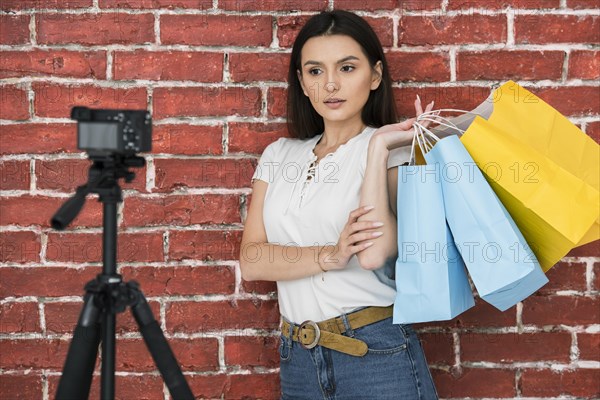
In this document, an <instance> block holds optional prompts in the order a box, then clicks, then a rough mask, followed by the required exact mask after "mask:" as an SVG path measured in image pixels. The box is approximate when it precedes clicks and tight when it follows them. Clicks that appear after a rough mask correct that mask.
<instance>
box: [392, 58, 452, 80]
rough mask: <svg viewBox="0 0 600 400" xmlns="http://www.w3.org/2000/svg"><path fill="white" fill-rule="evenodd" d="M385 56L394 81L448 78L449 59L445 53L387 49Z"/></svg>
mask: <svg viewBox="0 0 600 400" xmlns="http://www.w3.org/2000/svg"><path fill="white" fill-rule="evenodd" d="M385 57H386V59H387V62H388V66H389V70H390V75H391V77H392V81H394V82H397V81H402V82H406V81H415V82H421V81H427V82H446V81H448V80H450V60H449V58H448V55H447V54H444V53H434V52H425V53H417V52H414V53H413V52H410V53H407V52H404V51H389V52H387V53H386V55H385Z"/></svg>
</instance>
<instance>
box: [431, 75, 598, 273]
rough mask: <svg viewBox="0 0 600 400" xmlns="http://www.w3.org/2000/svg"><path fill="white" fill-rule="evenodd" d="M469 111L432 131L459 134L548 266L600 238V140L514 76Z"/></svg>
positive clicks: (531, 244)
mask: <svg viewBox="0 0 600 400" xmlns="http://www.w3.org/2000/svg"><path fill="white" fill-rule="evenodd" d="M439 111H441V110H436V112H437V113H439ZM447 111H463V110H452V109H448V110H447ZM430 113H432V112H430ZM464 113H465V114H462V115H459V116H458V117H454V118H449V119H446V122H447V124H442V125H440V126H437V127H433V128H430V131H431V132H432V133H433V134H435V135H436V136H438V137H439V135H442V136H447V135H448V134H452V133H454V134H459V135H461V141H462V143H463V144H464V145H465V147H466V149H467V150H468V152H469V154H470V155H471V156H472V158H473V159H474V161H475V162H476V164H477V165H478V166H479V168H480V169H481V170H482V172H483V173H484V176H485V177H486V179H487V180H488V182H489V183H490V185H491V186H492V189H493V190H494V192H495V193H496V195H497V196H498V197H499V199H500V200H501V202H502V203H503V205H504V206H505V207H506V209H507V210H508V211H509V213H510V214H511V216H512V217H513V219H514V221H515V223H516V224H517V226H518V227H519V230H520V231H521V233H522V234H523V236H524V237H525V239H526V240H527V242H528V243H529V245H530V247H531V248H532V249H533V252H534V253H535V255H536V258H537V259H538V261H539V262H540V265H541V266H542V269H543V270H544V271H547V270H548V269H550V268H551V267H552V266H553V265H555V264H556V263H557V262H558V261H559V260H560V259H561V258H562V257H564V256H565V255H566V254H567V253H568V252H569V251H570V250H571V249H572V248H574V247H577V246H580V245H583V244H585V243H589V242H591V241H594V240H597V239H598V238H600V225H599V221H600V194H599V184H600V182H599V175H600V172H599V171H600V159H599V155H600V147H599V146H598V145H597V144H596V143H595V142H594V141H593V140H592V139H591V138H590V137H588V136H587V135H586V134H585V133H583V132H582V131H581V130H579V129H578V128H577V127H576V126H575V125H573V124H572V123H571V122H570V121H569V120H568V119H567V118H565V117H564V116H563V115H561V114H560V113H559V112H558V111H556V110H555V109H554V108H552V107H551V106H550V105H548V104H547V103H545V102H544V101H543V100H541V99H540V98H539V97H537V96H535V95H533V94H532V93H530V92H529V91H527V90H526V89H524V88H522V87H521V86H519V85H517V84H516V83H514V82H513V81H508V82H507V83H505V84H503V85H502V86H500V87H499V88H498V89H496V90H495V91H494V92H493V93H491V94H490V96H489V97H488V98H487V99H486V100H485V101H484V102H483V103H481V104H480V105H479V106H478V107H477V108H476V109H474V110H473V111H472V112H468V111H464ZM427 114H428V113H424V114H422V116H423V118H425V120H426V119H427Z"/></svg>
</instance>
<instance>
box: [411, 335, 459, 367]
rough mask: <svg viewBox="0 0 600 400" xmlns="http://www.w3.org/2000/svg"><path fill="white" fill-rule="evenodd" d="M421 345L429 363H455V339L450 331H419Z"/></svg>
mask: <svg viewBox="0 0 600 400" xmlns="http://www.w3.org/2000/svg"><path fill="white" fill-rule="evenodd" d="M418 335H419V339H420V341H421V346H422V347H423V351H424V352H425V358H426V359H427V362H428V363H429V364H446V365H453V364H454V339H453V337H452V333H449V332H419V334H418Z"/></svg>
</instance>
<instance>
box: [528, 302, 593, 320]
mask: <svg viewBox="0 0 600 400" xmlns="http://www.w3.org/2000/svg"><path fill="white" fill-rule="evenodd" d="M599 303H600V299H599V298H596V297H572V296H531V297H529V298H527V299H526V300H525V301H523V324H527V325H529V324H533V325H537V326H544V325H574V326H578V325H588V324H589V325H592V324H597V323H598V321H600V304H599Z"/></svg>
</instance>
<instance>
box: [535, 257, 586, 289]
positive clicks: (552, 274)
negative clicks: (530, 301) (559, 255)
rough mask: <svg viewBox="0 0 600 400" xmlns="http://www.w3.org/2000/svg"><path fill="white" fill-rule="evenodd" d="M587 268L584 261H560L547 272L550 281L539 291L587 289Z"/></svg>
mask: <svg viewBox="0 0 600 400" xmlns="http://www.w3.org/2000/svg"><path fill="white" fill-rule="evenodd" d="M585 270H586V264H585V263H582V262H572V263H571V262H564V261H561V262H558V263H557V264H556V265H555V266H554V267H552V268H551V269H550V270H548V271H547V272H546V276H547V277H548V279H549V280H550V282H548V283H547V284H545V285H544V286H542V288H541V289H540V290H539V293H540V294H544V293H554V292H557V291H560V290H577V291H579V292H584V291H585V290H586V289H587V283H586V277H585V274H586V272H585Z"/></svg>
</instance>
